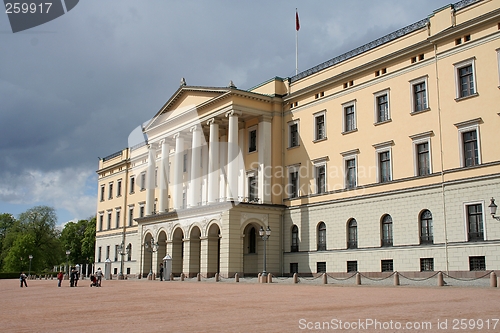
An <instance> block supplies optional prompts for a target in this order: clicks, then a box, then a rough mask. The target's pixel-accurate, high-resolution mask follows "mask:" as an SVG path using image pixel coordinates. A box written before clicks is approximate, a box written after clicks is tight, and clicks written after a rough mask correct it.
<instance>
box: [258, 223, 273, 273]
mask: <svg viewBox="0 0 500 333" xmlns="http://www.w3.org/2000/svg"><path fill="white" fill-rule="evenodd" d="M259 236H260V237H262V240H263V241H264V271H263V272H262V276H266V275H267V272H266V266H267V263H266V260H267V254H266V248H267V240H268V239H269V237H270V236H271V228H269V226H267V229H266V230H264V228H262V227H260V230H259Z"/></svg>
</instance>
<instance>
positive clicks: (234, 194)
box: [226, 111, 239, 201]
mask: <svg viewBox="0 0 500 333" xmlns="http://www.w3.org/2000/svg"><path fill="white" fill-rule="evenodd" d="M238 115H239V113H238V112H235V111H231V112H228V113H227V114H226V116H227V117H228V118H229V126H228V133H227V168H226V170H227V200H228V201H231V200H234V201H236V200H238V171H239V170H238V169H239V165H238V152H239V147H238Z"/></svg>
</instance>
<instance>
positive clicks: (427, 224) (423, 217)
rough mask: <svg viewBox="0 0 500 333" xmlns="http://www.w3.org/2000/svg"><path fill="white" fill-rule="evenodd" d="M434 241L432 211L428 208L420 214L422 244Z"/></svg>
mask: <svg viewBox="0 0 500 333" xmlns="http://www.w3.org/2000/svg"><path fill="white" fill-rule="evenodd" d="M432 243H434V237H433V230H432V213H431V212H430V211H428V210H427V209H426V210H424V211H423V212H422V213H421V214H420V244H432Z"/></svg>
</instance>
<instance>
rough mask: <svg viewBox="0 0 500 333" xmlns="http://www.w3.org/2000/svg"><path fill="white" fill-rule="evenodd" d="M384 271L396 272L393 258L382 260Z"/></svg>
mask: <svg viewBox="0 0 500 333" xmlns="http://www.w3.org/2000/svg"><path fill="white" fill-rule="evenodd" d="M381 266H382V267H381V268H382V272H394V265H393V261H392V259H385V260H382V261H381Z"/></svg>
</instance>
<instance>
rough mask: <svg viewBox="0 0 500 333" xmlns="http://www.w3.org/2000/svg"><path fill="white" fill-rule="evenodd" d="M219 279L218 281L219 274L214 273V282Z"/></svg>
mask: <svg viewBox="0 0 500 333" xmlns="http://www.w3.org/2000/svg"><path fill="white" fill-rule="evenodd" d="M219 281H220V279H219V273H215V282H219Z"/></svg>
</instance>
